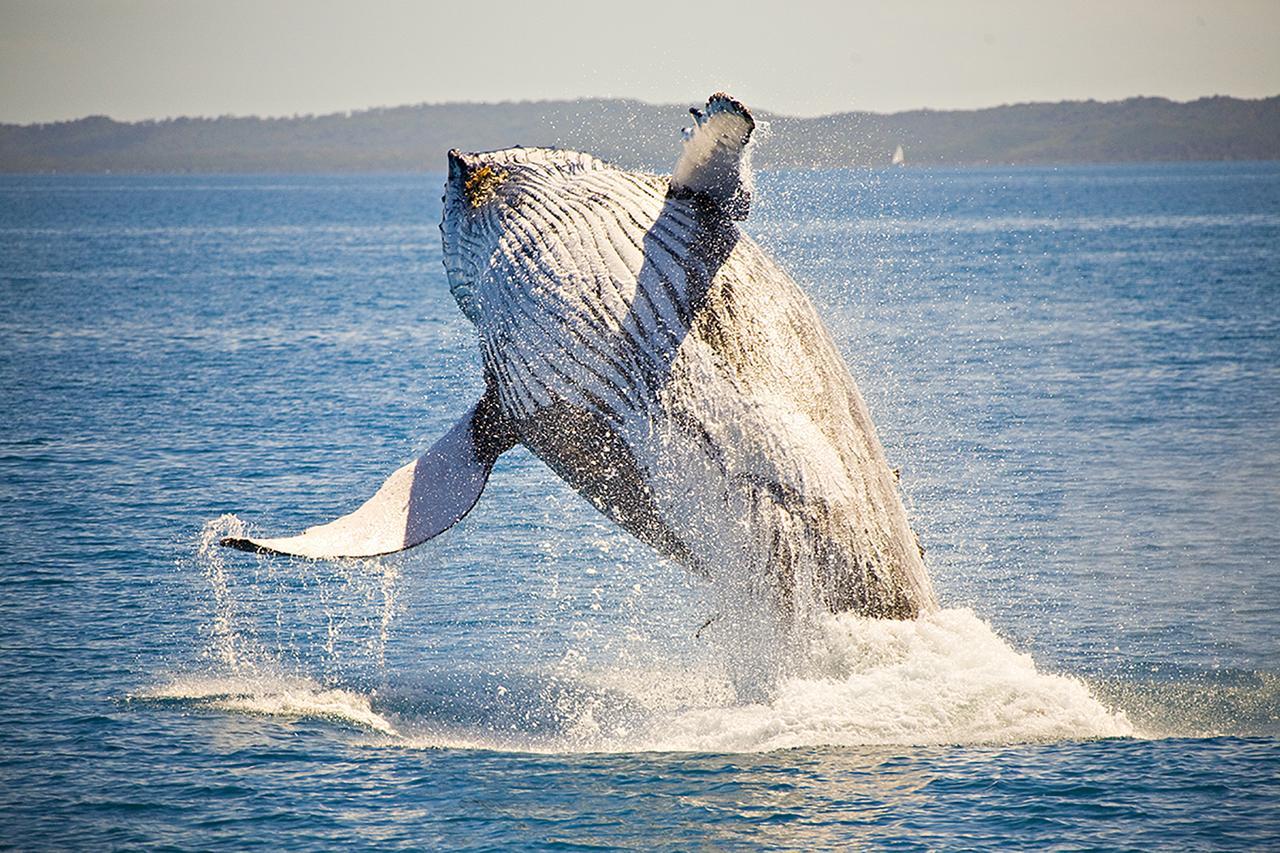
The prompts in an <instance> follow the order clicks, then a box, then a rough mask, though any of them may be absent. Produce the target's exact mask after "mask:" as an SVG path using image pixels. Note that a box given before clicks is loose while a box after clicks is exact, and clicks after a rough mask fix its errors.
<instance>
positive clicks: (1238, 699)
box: [0, 163, 1280, 850]
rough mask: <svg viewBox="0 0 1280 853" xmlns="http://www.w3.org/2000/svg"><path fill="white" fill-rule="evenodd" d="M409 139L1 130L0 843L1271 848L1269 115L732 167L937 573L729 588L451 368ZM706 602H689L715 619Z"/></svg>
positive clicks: (1279, 204) (473, 355) (1277, 260)
mask: <svg viewBox="0 0 1280 853" xmlns="http://www.w3.org/2000/svg"><path fill="white" fill-rule="evenodd" d="M441 187H442V177H441V176H439V175H405V176H374V177H370V176H306V177H297V176H290V177H272V176H265V177H264V176H251V177H246V176H238V177H212V176H172V177H154V176H152V177H137V176H132V177H125V176H109V175H108V176H93V177H75V176H49V177H2V178H0V687H2V689H0V846H3V847H8V846H13V847H20V848H24V849H39V848H57V849H66V848H90V849H103V848H113V847H126V848H136V847H141V846H165V847H173V848H187V849H206V850H207V849H236V850H239V849H245V848H250V847H279V848H285V849H305V848H328V849H333V848H365V847H371V848H418V849H424V848H425V849H430V848H474V849H480V848H494V849H509V848H529V849H534V848H551V849H579V848H613V847H622V848H646V849H692V848H713V849H714V848H731V849H751V848H784V849H823V848H826V849H832V848H844V847H848V846H858V847H869V848H900V849H926V848H943V849H963V848H1002V849H1013V848H1022V847H1037V848H1039V847H1056V848H1065V849H1079V848H1107V849H1125V848H1131V849H1150V848H1153V847H1159V848H1174V849H1232V848H1239V849H1263V848H1271V849H1276V848H1277V847H1280V614H1278V612H1277V608H1280V562H1278V560H1277V553H1278V552H1280V164H1276V163H1264V164H1258V163H1252V164H1190V165H1185V164H1184V165H1160V166H1124V167H1090V168H1063V169H1031V168H1019V169H1012V168H990V169H973V170H967V169H956V170H927V169H913V168H912V169H905V170H898V171H893V172H889V171H885V172H864V171H831V172H794V173H774V174H767V175H764V176H762V178H761V182H760V187H759V192H758V198H757V204H756V209H755V211H754V212H753V215H752V218H751V219H750V220H749V221H748V222H747V223H746V228H747V230H748V231H749V232H750V233H751V234H753V235H754V236H756V237H757V239H759V240H760V241H761V242H762V243H763V244H764V245H765V246H766V247H767V248H768V249H769V250H770V251H771V252H772V253H774V254H775V255H776V256H777V257H778V258H779V259H780V260H781V261H782V262H783V264H784V265H785V266H786V267H787V268H788V269H789V270H790V271H791V272H792V273H793V275H794V276H795V277H796V278H797V279H798V280H799V281H800V282H801V283H802V284H803V285H804V286H805V287H806V289H807V290H808V292H809V293H810V294H811V296H812V298H813V300H814V301H815V303H816V304H817V305H818V307H819V309H820V312H821V314H822V315H823V317H824V319H825V321H826V322H827V324H828V326H829V328H830V329H831V331H832V333H833V334H834V336H835V338H836V339H837V341H838V343H839V345H840V347H841V348H842V351H843V352H844V354H845V356H846V358H847V360H848V362H849V365H850V368H851V370H852V371H853V374H854V376H855V377H856V378H857V380H858V382H859V384H860V386H861V388H862V390H863V392H864V394H865V396H866V397H867V399H868V402H869V404H870V407H871V410H872V413H873V415H874V417H875V419H876V422H877V424H878V426H879V429H880V433H881V437H882V439H883V441H884V444H885V446H886V449H887V451H888V455H889V458H890V461H891V463H892V464H894V465H895V466H901V469H902V486H903V490H904V492H905V495H906V497H907V499H908V503H909V510H910V515H911V518H912V520H913V523H914V525H915V527H916V529H917V531H918V532H919V534H920V537H921V540H922V542H923V544H924V546H925V547H926V548H927V555H926V561H927V562H928V564H929V567H930V570H931V573H932V576H933V579H934V583H935V585H936V588H937V590H938V593H939V596H940V599H941V601H942V605H943V609H942V610H941V611H940V612H938V613H936V614H933V615H930V616H927V617H924V618H922V619H920V620H918V621H916V622H906V623H901V622H897V623H895V622H875V621H869V620H861V619H857V618H853V617H850V616H842V617H831V618H830V619H827V620H825V621H823V622H822V623H821V624H820V625H818V626H817V628H816V630H815V631H814V632H813V633H812V635H811V636H808V637H807V639H806V641H805V643H804V644H802V646H801V647H799V648H797V649H795V650H793V659H792V660H790V661H788V662H787V664H788V665H787V666H786V667H784V668H783V669H781V670H778V671H777V674H776V675H775V676H774V677H772V678H768V679H765V681H764V682H763V683H760V684H756V685H755V687H756V688H757V690H755V691H753V692H747V693H744V692H743V691H741V690H740V687H741V680H740V678H739V677H738V676H739V673H736V672H734V671H732V669H733V665H732V661H735V660H737V661H740V660H743V659H744V657H743V656H744V654H745V655H747V656H750V655H753V654H756V653H758V654H759V655H760V656H762V657H767V656H768V655H769V654H774V653H776V649H769V648H764V647H761V648H754V647H752V646H751V645H750V644H751V643H753V642H759V640H754V639H752V637H753V636H754V635H753V634H752V632H750V631H744V630H742V629H741V626H737V625H733V624H727V621H728V620H724V619H720V620H716V619H713V618H712V617H713V616H714V615H715V614H716V612H717V611H716V607H717V605H716V590H714V589H708V588H706V586H705V585H704V584H703V583H702V582H701V581H699V580H697V579H696V578H694V577H691V576H689V575H688V574H687V573H685V572H684V571H683V570H681V569H680V568H679V567H678V566H675V565H672V564H670V563H668V562H665V561H662V560H660V559H658V558H657V557H655V556H654V555H653V554H652V553H651V552H650V551H648V550H647V549H646V548H645V547H644V546H642V545H640V544H638V543H637V542H635V541H634V540H632V539H630V538H629V537H628V536H627V535H626V534H624V533H622V532H620V531H619V530H617V529H615V528H614V526H613V525H612V524H611V523H610V522H609V521H607V520H606V519H605V518H604V517H603V516H600V515H599V514H597V513H596V512H595V511H594V510H593V509H592V508H591V507H590V506H589V505H588V504H587V503H586V502H585V501H584V500H582V499H581V498H579V497H578V496H577V495H576V494H575V493H573V492H572V491H571V490H570V489H569V488H568V487H567V486H565V485H564V484H563V483H562V482H561V481H559V480H558V479H556V478H555V477H554V476H553V475H552V474H551V473H550V472H549V471H548V470H547V469H546V468H545V467H543V466H542V465H541V463H539V462H538V461H537V460H536V459H534V458H533V457H532V456H530V455H529V454H528V453H527V452H525V451H524V450H523V449H517V450H515V451H512V452H510V453H508V454H507V455H505V456H503V457H502V458H501V459H500V460H499V462H498V465H497V468H496V470H495V472H494V475H493V478H492V479H491V481H490V484H489V487H488V489H487V491H486V492H485V494H484V496H483V497H482V498H481V500H480V503H479V505H478V506H477V507H476V509H475V510H474V511H473V512H472V513H471V515H470V516H468V517H467V518H466V519H465V520H464V521H462V522H461V523H460V524H458V525H457V526H456V527H454V528H453V529H451V530H449V531H448V532H446V533H445V534H444V535H442V536H440V537H439V538H438V539H436V540H434V541H432V542H430V543H427V544H426V545H424V546H422V547H420V548H417V549H415V550H413V551H411V552H409V553H407V554H404V555H400V556H396V557H391V558H384V559H381V560H375V561H352V562H347V563H333V562H322V563H306V562H299V561H294V560H290V559H287V558H267V557H257V556H253V555H249V554H243V553H239V552H228V551H226V550H225V549H220V548H217V547H215V546H214V545H213V543H214V541H215V540H216V538H217V537H218V536H220V535H224V534H226V533H228V532H230V531H234V530H243V529H248V530H254V531H259V532H265V533H276V532H291V531H294V530H297V529H300V528H301V527H303V526H306V525H309V524H312V523H316V522H319V521H323V520H327V519H329V518H331V517H334V516H336V515H338V514H341V513H343V512H346V511H348V510H350V509H351V508H353V507H354V506H355V505H356V504H357V503H359V501H361V500H363V498H364V497H366V496H367V495H369V494H371V493H372V491H373V490H374V489H375V488H376V486H377V484H378V483H380V482H381V480H382V478H383V477H384V476H385V475H386V474H388V473H389V472H390V471H391V470H392V469H394V468H395V467H397V466H399V465H400V464H401V463H402V462H404V461H406V460H408V459H410V458H412V457H413V456H415V455H416V454H417V453H418V452H420V451H421V450H422V449H423V448H424V447H426V446H428V445H429V444H430V443H431V442H432V440H433V439H434V437H436V436H438V435H439V434H440V433H442V432H443V431H444V430H445V429H446V428H447V427H448V426H449V425H450V424H451V423H452V422H453V421H454V419H455V418H457V417H458V416H459V415H460V414H461V413H462V412H463V411H464V410H465V409H466V408H467V407H468V406H469V405H470V404H471V402H472V401H474V400H475V399H476V398H477V396H478V394H479V392H480V389H481V386H482V382H481V376H480V370H479V361H478V356H477V348H476V345H475V341H474V339H473V333H472V330H471V327H470V325H469V324H468V322H467V321H466V320H465V319H464V318H463V317H462V315H461V313H460V312H459V311H458V310H457V308H456V306H455V305H454V303H453V301H452V298H451V297H450V295H449V292H448V289H447V287H446V285H445V281H444V276H443V272H442V268H441V263H440V242H439V233H438V230H437V223H438V221H439V219H440V201H439V199H440V195H441ZM708 620H710V624H706V625H705V626H704V623H707V622H708Z"/></svg>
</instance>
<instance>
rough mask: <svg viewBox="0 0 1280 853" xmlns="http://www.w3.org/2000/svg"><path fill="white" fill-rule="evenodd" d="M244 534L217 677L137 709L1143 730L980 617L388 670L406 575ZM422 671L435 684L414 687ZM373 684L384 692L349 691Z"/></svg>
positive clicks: (696, 748)
mask: <svg viewBox="0 0 1280 853" xmlns="http://www.w3.org/2000/svg"><path fill="white" fill-rule="evenodd" d="M242 532H243V525H242V524H241V523H240V522H239V520H238V519H236V518H235V517H234V516H223V517H221V518H219V519H217V520H215V521H213V522H210V523H209V524H208V525H206V528H205V530H204V531H203V534H202V536H201V541H200V549H199V555H200V560H201V564H202V570H203V576H204V579H205V581H206V583H207V584H208V587H209V595H210V599H211V600H210V605H211V614H210V622H209V625H208V638H209V648H208V650H207V653H206V657H207V659H209V660H210V661H211V662H212V663H213V667H212V671H210V672H204V673H199V674H187V675H181V676H177V677H174V678H171V679H170V680H169V681H168V682H166V683H165V684H164V685H163V686H161V687H159V688H156V689H153V690H151V691H147V692H144V693H141V694H138V698H149V699H160V700H173V701H184V702H190V703H193V704H196V705H199V706H201V707H210V708H217V709H220V710H225V711H229V712H235V713H246V714H254V715H267V716H281V717H287V718H317V719H324V720H330V721H337V722H340V723H343V724H346V725H351V726H355V727H357V728H361V729H366V730H369V731H372V732H376V733H378V734H380V735H383V736H385V737H384V738H382V739H380V740H379V741H378V743H379V744H383V745H386V744H392V745H397V746H400V747H406V748H453V749H494V750H503V751H516V752H538V753H582V752H602V753H617V752H649V751H664V752H667V751H670V752H728V753H734V752H762V751H771V750H778V749H790V748H799V747H823V746H834V747H842V746H844V747H853V746H858V747H864V746H883V745H894V746H915V745H933V744H1008V743H1027V742H1043V741H1054V740H1064V739H1070V740H1079V739H1091V738H1107V737H1130V736H1134V735H1136V734H1137V732H1136V731H1135V727H1134V726H1133V725H1132V724H1131V723H1130V721H1129V719H1128V717H1127V716H1126V715H1125V713H1124V712H1122V711H1114V710H1111V709H1109V708H1108V707H1106V706H1105V705H1104V704H1103V703H1102V702H1101V701H1099V699H1098V698H1096V697H1095V695H1094V694H1093V693H1092V692H1091V690H1090V688H1089V687H1088V686H1087V685H1086V684H1085V683H1084V682H1083V681H1081V680H1079V679H1077V678H1073V677H1070V676H1065V675H1057V674H1053V673H1047V672H1042V671H1040V670H1039V669H1037V667H1036V665H1035V663H1034V661H1033V660H1032V659H1031V657H1030V656H1029V655H1027V654H1023V653H1019V652H1017V651H1016V650H1014V649H1013V648H1012V647H1011V646H1010V645H1009V644H1008V643H1007V642H1006V641H1005V640H1004V639H1002V638H1001V637H1000V636H999V635H998V634H996V633H995V631H993V630H992V628H991V626H990V625H988V624H987V623H986V622H984V621H983V620H982V619H980V618H979V617H978V616H977V615H975V614H974V613H973V612H972V611H970V610H968V609H947V610H941V611H938V612H934V613H930V614H928V615H925V616H921V617H920V618H918V619H915V620H910V621H899V620H879V619H867V618H862V617H857V616H854V615H852V614H849V613H845V614H841V615H838V616H832V615H830V614H827V613H822V614H820V615H818V616H816V617H815V618H814V619H813V620H811V621H810V622H809V623H808V624H807V625H806V627H805V629H804V630H801V631H798V632H796V633H795V634H794V635H793V636H791V637H790V638H789V639H787V640H786V641H785V642H779V640H778V636H777V635H776V634H775V633H774V632H772V631H769V630H748V629H747V625H746V624H744V620H746V622H747V623H749V622H750V621H751V620H750V619H749V618H748V616H749V614H745V613H736V612H735V611H734V610H733V609H732V608H729V609H725V610H723V611H722V613H721V614H720V616H719V618H717V619H715V620H713V621H711V623H710V624H709V626H708V625H704V626H703V628H702V629H700V631H699V639H697V640H696V641H690V642H687V643H685V644H684V645H681V644H679V643H672V642H671V641H670V638H666V639H665V641H660V642H655V640H656V639H657V635H656V634H655V636H654V637H647V636H645V635H644V632H641V631H638V630H637V628H638V627H639V626H640V625H641V624H644V622H645V620H646V618H647V617H646V616H645V614H644V613H643V612H637V613H636V614H635V616H634V622H633V624H632V625H631V626H630V627H629V628H628V629H627V630H625V631H623V632H622V634H623V635H625V636H617V635H612V636H608V637H605V636H600V637H597V636H593V634H592V633H591V632H590V631H584V632H580V633H575V634H574V635H573V636H572V638H571V640H570V641H569V646H568V648H566V649H565V650H564V653H563V655H562V656H561V657H560V658H559V659H558V660H556V661H554V662H553V663H550V664H548V663H546V662H542V663H536V662H532V661H523V662H522V661H518V660H513V661H511V662H510V663H508V664H505V665H504V666H502V667H500V668H499V669H498V670H493V669H490V670H489V671H488V672H486V673H485V674H484V675H478V674H476V673H475V672H466V671H457V670H454V671H445V672H432V673H429V674H423V673H418V674H415V673H412V672H408V673H389V672H388V671H387V668H386V647H387V644H388V642H389V639H390V637H391V634H392V626H393V622H394V613H395V608H396V589H397V581H398V579H399V574H398V572H397V571H396V570H395V569H394V568H391V567H388V566H383V565H382V564H380V563H377V562H370V561H351V562H349V563H337V564H333V563H322V564H316V563H308V562H298V561H291V560H285V561H280V560H263V561H261V562H258V563H256V565H255V566H254V567H253V568H252V569H247V568H241V567H240V566H238V565H233V566H228V564H226V563H224V561H223V554H224V552H223V551H222V549H219V548H218V547H217V546H216V542H217V541H218V538H220V537H221V536H222V535H228V534H230V535H235V534H238V533H242ZM593 574H594V573H593ZM592 601H594V598H593V599H592ZM720 604H727V602H725V601H723V600H722V601H720ZM642 610H643V609H642ZM561 615H563V614H561ZM308 620H310V621H308ZM653 631H656V632H657V634H663V633H664V629H663V628H661V627H659V626H655V627H654V628H653ZM616 633H617V632H616V629H615V634H616ZM465 665H466V664H465V662H464V661H451V662H448V663H447V665H446V666H465ZM424 675H425V677H426V679H427V681H428V683H427V684H425V685H423V684H422V683H421V681H419V682H418V683H417V684H416V685H415V683H414V682H413V681H412V679H414V678H415V677H416V678H421V677H423V676H424ZM398 678H399V679H408V681H407V682H405V681H401V683H399V684H397V679H398ZM370 683H380V685H381V686H380V687H379V689H378V690H377V691H372V690H367V689H357V688H355V687H353V686H352V685H353V684H370Z"/></svg>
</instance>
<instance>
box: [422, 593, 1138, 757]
mask: <svg viewBox="0 0 1280 853" xmlns="http://www.w3.org/2000/svg"><path fill="white" fill-rule="evenodd" d="M798 669H799V674H796V675H792V676H787V677H784V678H782V679H781V680H780V682H779V683H778V684H777V685H776V687H775V689H774V690H773V691H772V695H771V696H770V698H769V699H768V700H766V701H762V702H754V703H746V704H742V703H737V702H735V701H734V700H733V689H732V687H731V686H730V681H729V679H728V678H727V676H726V673H724V672H723V671H717V670H715V669H714V668H713V669H709V670H703V671H697V670H693V671H690V670H672V671H666V672H661V671H650V670H633V671H629V672H628V671H619V670H617V669H608V670H604V671H601V672H598V673H583V674H581V676H580V679H579V681H578V682H577V683H576V684H574V685H571V686H567V687H566V688H565V689H564V696H563V700H562V701H561V702H560V703H559V705H560V708H561V710H562V711H563V712H565V718H564V719H562V720H561V721H560V725H559V726H558V727H557V731H556V733H555V734H552V735H543V736H538V735H535V734H534V733H533V732H527V731H526V732H505V733H501V734H497V733H493V732H458V731H444V730H436V731H432V730H431V729H432V727H431V726H429V725H428V726H426V727H425V728H426V730H423V729H422V728H419V729H418V731H416V732H410V733H407V734H406V737H405V741H404V742H405V744H406V745H409V746H419V747H445V748H458V749H467V748H486V749H497V750H513V751H532V752H646V751H671V752H729V753H733V752H765V751H771V750H778V749H789V748H796V747H815V746H877V745H898V746H914V745H931V744H1009V743H1028V742H1043V741H1054V740H1085V739H1093V738H1106V737H1130V736H1133V735H1134V729H1133V726H1132V725H1131V724H1130V723H1129V721H1128V719H1127V718H1126V716H1125V714H1124V712H1123V711H1112V710H1109V709H1108V708H1106V707H1105V706H1103V704H1102V703H1101V702H1099V701H1098V700H1097V699H1096V698H1095V697H1094V696H1093V695H1092V694H1091V692H1090V690H1089V688H1088V686H1087V685H1086V684H1085V683H1084V682H1082V681H1080V680H1079V679H1076V678H1072V677H1069V676H1064V675H1055V674H1052V673H1044V672H1040V671H1039V670H1038V669H1037V668H1036V666H1035V663H1034V662H1033V661H1032V659H1031V657H1030V656H1029V655H1026V654H1021V653H1019V652H1016V651H1014V650H1013V649H1012V648H1011V647H1010V646H1009V645H1008V643H1006V642H1005V641H1004V640H1003V639H1001V638H1000V637H999V636H998V635H997V634H996V633H995V632H994V631H993V630H992V629H991V627H990V626H989V625H987V623H985V622H983V621H982V620H981V619H979V618H978V617H977V616H975V615H974V614H973V612H972V611H970V610H967V609H951V610H943V611H941V612H938V613H934V614H931V615H929V616H925V617H922V618H920V619H918V620H915V621H906V622H904V621H889V620H872V619H861V618H857V617H853V616H850V615H843V616H839V617H830V618H828V619H826V620H824V622H823V624H822V625H821V626H820V631H819V633H818V635H817V636H816V637H814V638H813V641H812V643H811V646H810V649H809V652H808V660H806V661H804V662H802V664H801V665H800V666H799V667H798Z"/></svg>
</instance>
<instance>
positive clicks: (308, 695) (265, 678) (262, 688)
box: [130, 675, 396, 735]
mask: <svg viewBox="0 0 1280 853" xmlns="http://www.w3.org/2000/svg"><path fill="white" fill-rule="evenodd" d="M130 698H132V699H137V700H150V701H182V702H188V703H191V704H195V705H199V706H204V707H209V708H217V709H219V710H224V711H234V712H238V713H243V714H254V715H262V716H272V717H291V718H308V717H309V718H316V719H323V720H331V721H335V722H339V723H345V724H348V725H352V726H356V727H358V728H363V729H369V730H371V731H375V732H378V733H380V734H386V735H394V734H395V733H396V730H395V727H394V726H393V725H392V724H391V722H390V721H389V720H387V718H386V717H384V716H382V715H381V714H379V713H377V712H376V711H374V710H373V707H372V705H371V697H370V696H368V695H365V694H362V693H359V692H356V691H352V690H344V689H341V688H336V687H329V688H326V687H324V686H322V685H320V684H318V683H316V682H315V681H312V680H311V679H309V678H300V677H291V676H269V675H261V676H256V677H224V678H217V677H201V676H180V677H177V678H174V679H173V680H172V681H170V682H168V683H167V684H164V685H162V686H160V687H154V688H150V689H148V690H143V691H139V692H138V693H135V694H133V696H131V697H130Z"/></svg>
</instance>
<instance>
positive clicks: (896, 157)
mask: <svg viewBox="0 0 1280 853" xmlns="http://www.w3.org/2000/svg"><path fill="white" fill-rule="evenodd" d="M890 162H891V163H892V164H893V165H895V166H905V165H907V155H906V154H904V153H903V151H902V146H901V145H899V146H898V147H897V148H895V149H893V160H891V161H890Z"/></svg>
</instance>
